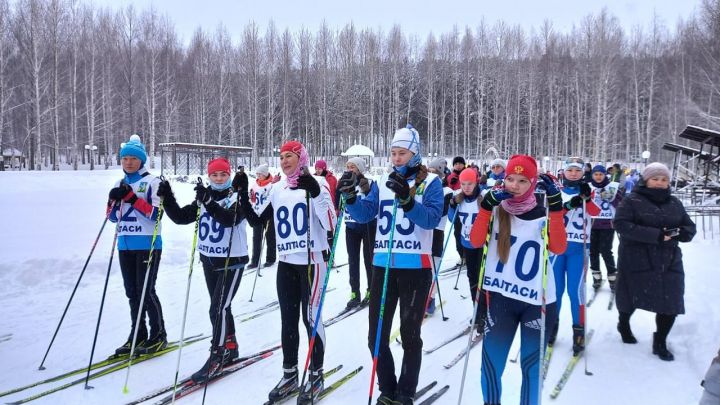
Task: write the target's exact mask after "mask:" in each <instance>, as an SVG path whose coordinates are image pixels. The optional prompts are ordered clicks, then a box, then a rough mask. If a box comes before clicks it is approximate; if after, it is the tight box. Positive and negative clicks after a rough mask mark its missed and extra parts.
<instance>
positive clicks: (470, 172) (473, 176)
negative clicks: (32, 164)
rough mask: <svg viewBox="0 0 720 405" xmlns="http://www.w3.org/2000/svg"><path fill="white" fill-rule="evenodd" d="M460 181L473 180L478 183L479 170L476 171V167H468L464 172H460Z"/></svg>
mask: <svg viewBox="0 0 720 405" xmlns="http://www.w3.org/2000/svg"><path fill="white" fill-rule="evenodd" d="M460 181H461V182H463V181H472V182H475V183H477V181H478V174H477V171H475V169H472V168H469V167H468V168H467V169H464V170H463V171H462V172H460Z"/></svg>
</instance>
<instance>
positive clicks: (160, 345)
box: [137, 330, 168, 354]
mask: <svg viewBox="0 0 720 405" xmlns="http://www.w3.org/2000/svg"><path fill="white" fill-rule="evenodd" d="M167 345H168V341H167V334H166V333H165V331H164V330H163V331H160V332H158V333H156V334H154V335H152V336H151V337H150V339H148V340H146V341H145V342H143V343H142V344H138V346H137V352H138V353H139V354H152V353H157V352H159V351H161V350H163V349H165V348H166V347H167Z"/></svg>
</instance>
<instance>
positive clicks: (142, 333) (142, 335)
mask: <svg viewBox="0 0 720 405" xmlns="http://www.w3.org/2000/svg"><path fill="white" fill-rule="evenodd" d="M133 333H134V331H132V330H131V331H130V336H128V338H127V341H126V342H125V343H123V345H122V346H120V347H118V348H117V349H115V355H116V356H122V355H126V354H130V349H131V348H132V341H133ZM146 340H147V329H145V328H142V329H140V330H139V331H138V335H137V341H136V342H135V349H136V352H137V348H138V346H140V345H142V344H144V343H145V341H146ZM136 354H137V353H136Z"/></svg>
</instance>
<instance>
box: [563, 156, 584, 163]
mask: <svg viewBox="0 0 720 405" xmlns="http://www.w3.org/2000/svg"><path fill="white" fill-rule="evenodd" d="M573 163H577V164H580V165H584V164H585V161H584V160H583V159H582V158H579V157H569V158H567V159H565V164H568V165H569V164H573Z"/></svg>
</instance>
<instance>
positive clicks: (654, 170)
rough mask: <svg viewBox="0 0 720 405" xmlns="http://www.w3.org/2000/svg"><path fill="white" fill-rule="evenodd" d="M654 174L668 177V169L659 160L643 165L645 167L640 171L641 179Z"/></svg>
mask: <svg viewBox="0 0 720 405" xmlns="http://www.w3.org/2000/svg"><path fill="white" fill-rule="evenodd" d="M656 176H665V177H667V178H668V179H669V178H670V169H668V167H667V166H665V165H664V164H662V163H660V162H653V163H650V164H649V165H647V166H645V169H643V172H642V177H643V179H645V180H648V179H649V178H651V177H656Z"/></svg>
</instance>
